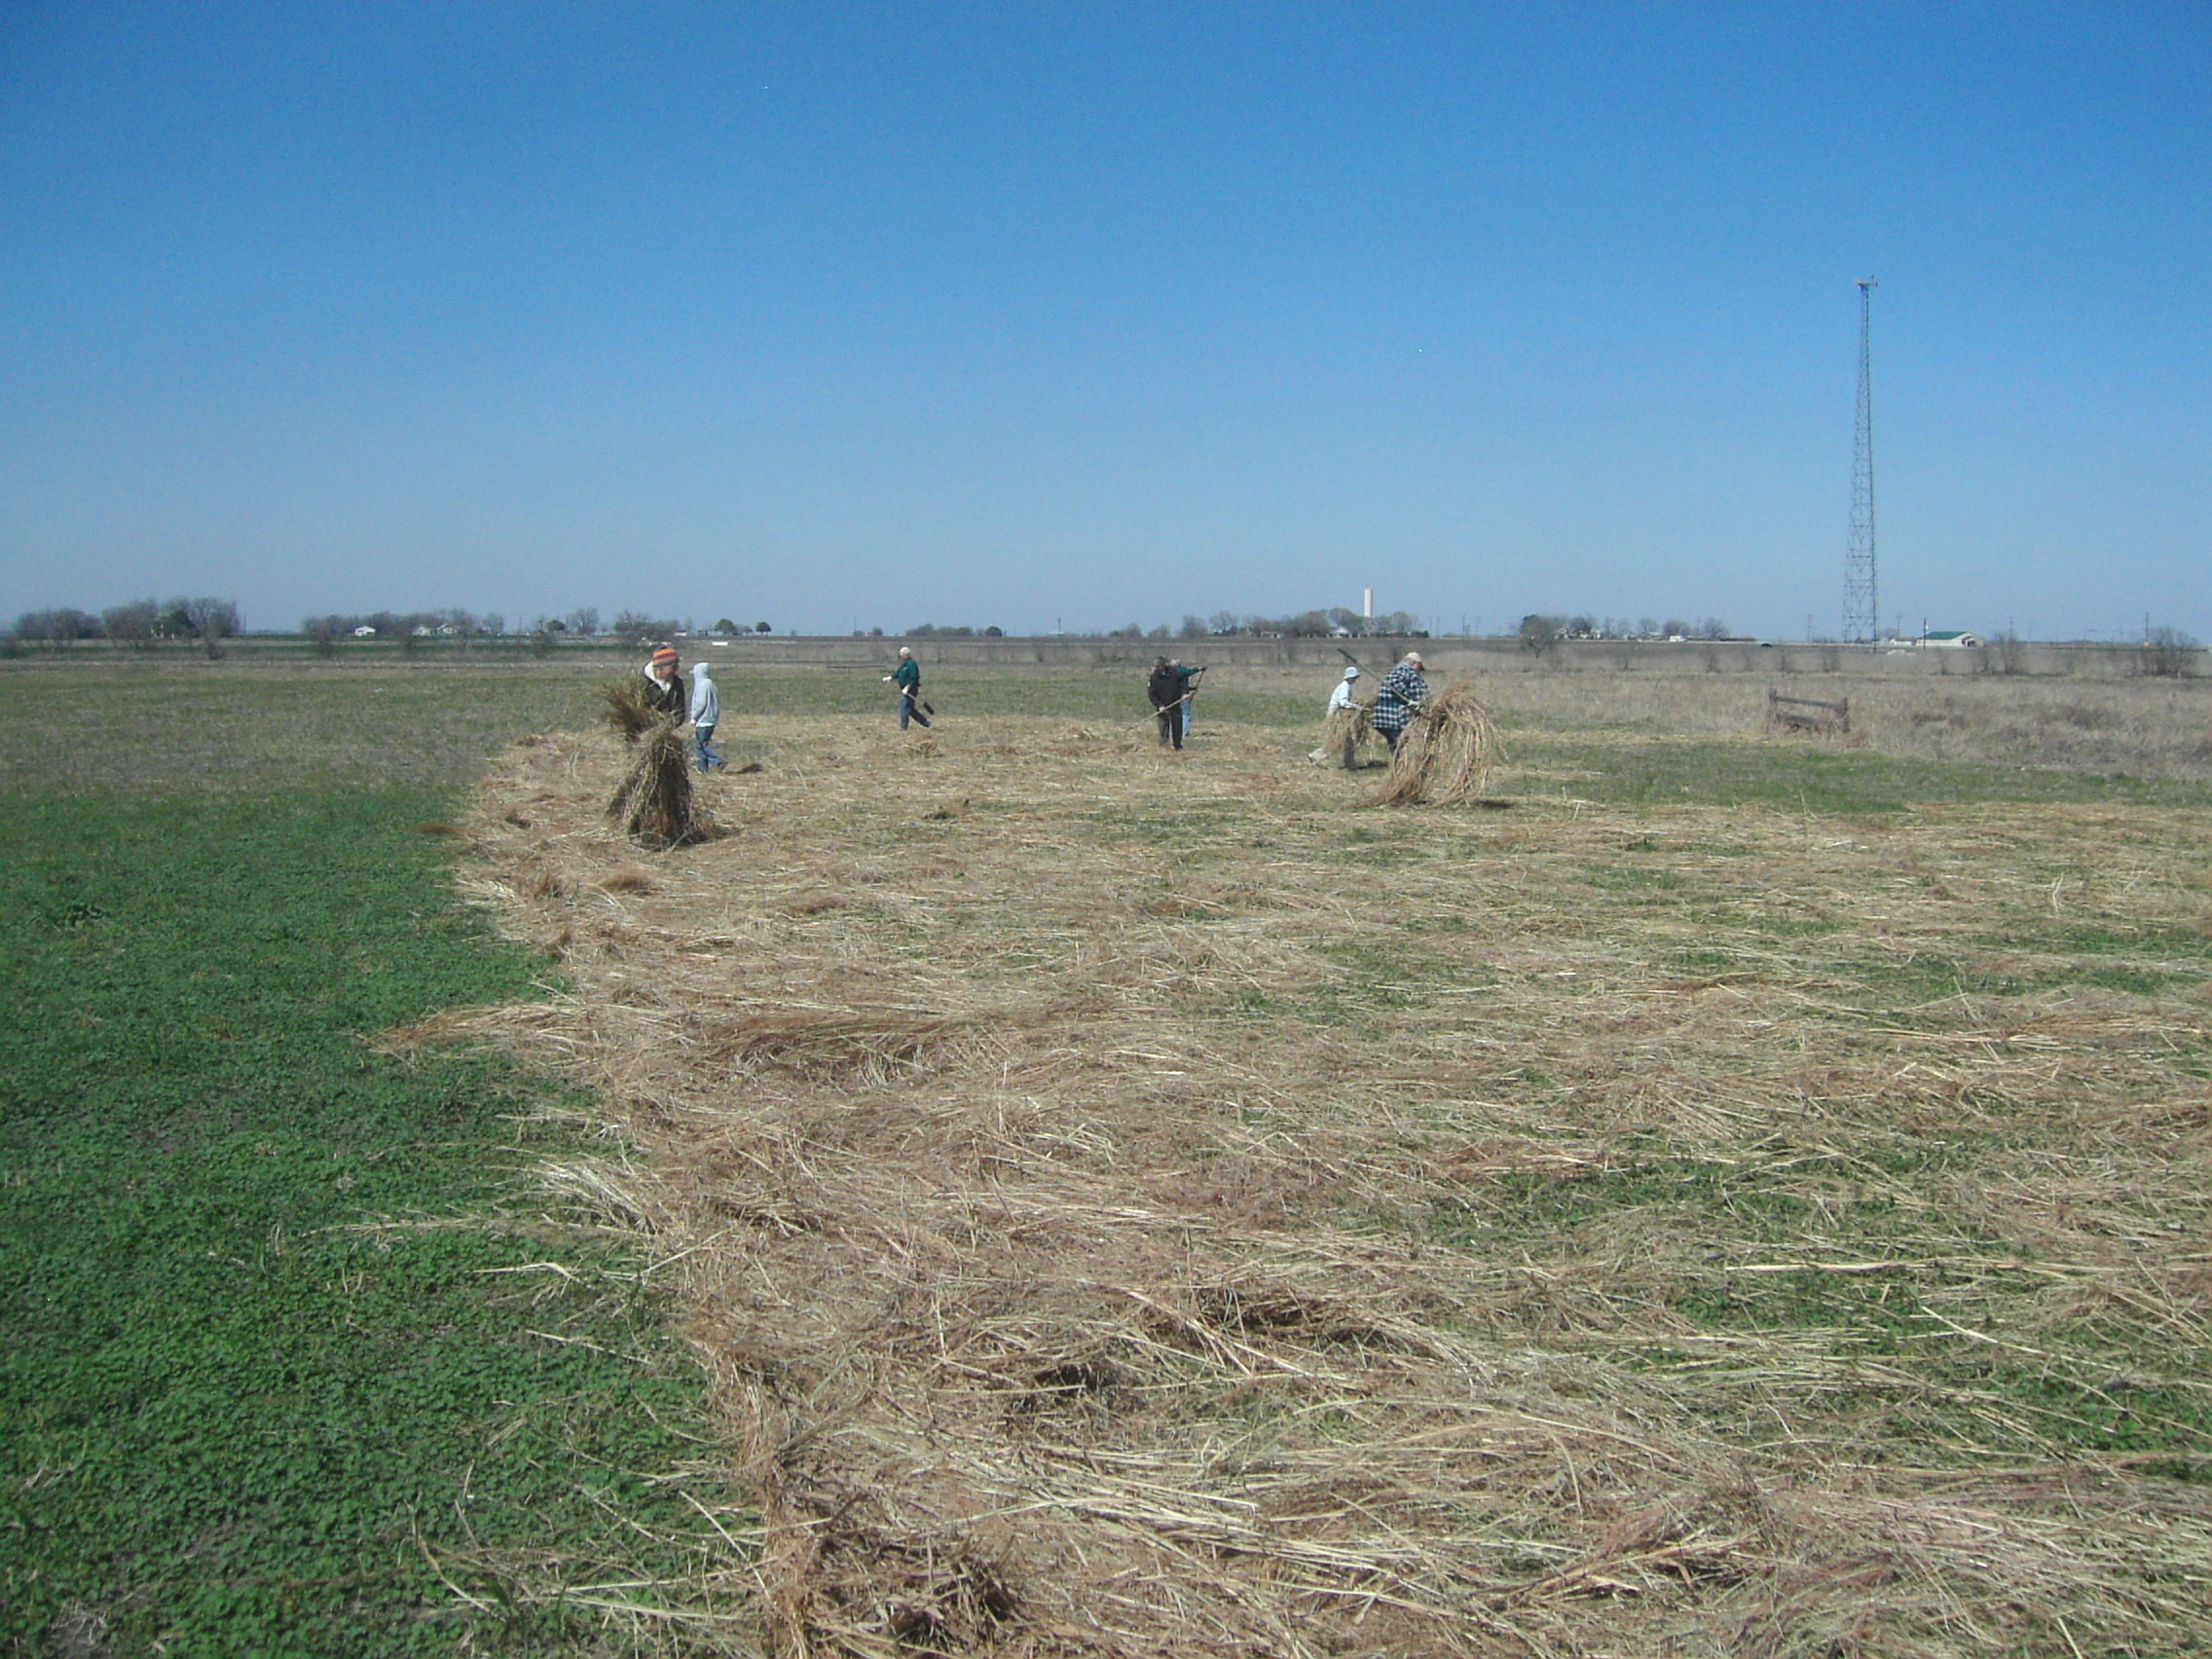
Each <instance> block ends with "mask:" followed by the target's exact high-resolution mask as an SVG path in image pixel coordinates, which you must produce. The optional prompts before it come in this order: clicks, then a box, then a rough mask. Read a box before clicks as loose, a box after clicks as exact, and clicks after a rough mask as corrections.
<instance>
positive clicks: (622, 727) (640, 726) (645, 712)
mask: <svg viewBox="0 0 2212 1659" xmlns="http://www.w3.org/2000/svg"><path fill="white" fill-rule="evenodd" d="M599 701H600V715H601V717H602V718H603V719H605V720H606V721H607V723H608V725H610V726H612V727H613V728H614V729H615V731H617V732H619V733H620V734H621V737H622V741H623V742H624V743H635V742H637V741H638V739H639V738H641V737H643V736H645V733H646V732H648V731H650V730H651V729H652V724H653V721H655V720H658V719H666V718H667V717H666V716H664V715H663V714H662V713H661V711H660V710H658V709H656V708H654V707H653V706H652V705H651V704H650V703H648V702H646V701H645V676H644V675H642V674H625V675H623V676H622V677H621V678H620V679H619V680H609V681H608V682H607V683H606V684H605V685H602V686H601V687H600V688H599Z"/></svg>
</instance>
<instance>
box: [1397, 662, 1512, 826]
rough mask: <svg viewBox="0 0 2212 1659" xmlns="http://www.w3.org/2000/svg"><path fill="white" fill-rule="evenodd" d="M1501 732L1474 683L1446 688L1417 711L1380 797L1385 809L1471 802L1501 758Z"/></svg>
mask: <svg viewBox="0 0 2212 1659" xmlns="http://www.w3.org/2000/svg"><path fill="white" fill-rule="evenodd" d="M1499 754H1500V751H1499V747H1498V741H1497V727H1496V726H1495V725H1494V724H1493V722H1492V720H1491V718H1490V710H1489V709H1488V708H1486V707H1485V706H1484V705H1483V701H1482V699H1481V698H1480V697H1477V696H1476V695H1475V688H1474V686H1473V684H1472V683H1470V682H1466V681H1458V682H1455V683H1453V684H1451V685H1447V686H1446V687H1445V688H1444V689H1443V690H1442V691H1440V692H1438V693H1437V694H1436V695H1435V696H1434V697H1432V698H1430V699H1429V700H1428V702H1427V703H1425V704H1424V705H1422V707H1421V708H1420V709H1419V711H1417V712H1416V713H1415V715H1414V718H1413V719H1412V720H1411V721H1410V722H1409V723H1408V724H1407V726H1406V729H1405V731H1404V733H1403V734H1402V735H1401V736H1400V737H1399V739H1398V748H1397V752H1396V753H1395V754H1394V755H1392V756H1390V770H1389V771H1388V772H1387V773H1385V774H1384V776H1383V788H1382V790H1381V791H1380V792H1379V793H1377V794H1376V797H1375V799H1376V803H1377V804H1378V805H1381V806H1412V805H1414V804H1416V803H1417V802H1423V801H1426V802H1433V803H1438V804H1449V803H1451V802H1454V801H1463V800H1471V799H1473V798H1474V797H1475V796H1476V795H1477V794H1479V793H1482V788H1483V784H1484V782H1485V780H1487V779H1488V778H1489V776H1490V774H1491V769H1492V768H1493V767H1494V766H1495V765H1496V764H1497V762H1498V758H1499Z"/></svg>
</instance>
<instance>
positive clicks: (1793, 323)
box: [0, 0, 2212, 638]
mask: <svg viewBox="0 0 2212 1659" xmlns="http://www.w3.org/2000/svg"><path fill="white" fill-rule="evenodd" d="M2208 85H2212V7H2206V6H2204V5H2202V4H2201V3H2200V0H2185V3H2178V4H2170V5H2163V4H2145V5H2134V6H2129V5H2115V4H2102V5H2094V6H2089V5H2082V6H2075V5H2036V4H2024V5H2023V4H2014V5H2004V6H1976V5H1971V4H1968V5H1949V4H1947V5H1941V6H1936V5H1920V6H1903V5H1886V4H1862V5H1842V4H1835V3H1833V0H1830V3H1827V4H1821V5H1803V6H1795V5H1745V6H1733V5H1667V4H1658V5H1627V4H1619V5H1587V6H1573V5H1566V6H1554V5H1542V6H1539V5H1505V4H1495V5H1471V4H1470V5H1454V6H1441V5H1436V6H1431V5H1418V4H1396V5H1375V4H1353V3H1345V4H1333V5H1309V6H1302V5H1289V4H1281V5H1208V4H1190V3H1183V4H1161V5H1149V4H1125V5H1084V4H1073V3H1055V4H1052V5H1045V6H1040V5H1034V4H1003V5H954V4H926V3H911V0H908V3H901V4H884V5H838V4H804V5H788V6H787V5H774V4H757V5H733V4H718V5H699V6H692V5H676V4H666V5H658V4H656V5H643V4H641V5H616V4H605V5H589V6H580V5H578V6H571V5H560V4H552V3H536V4H515V5H498V4H470V5H457V4H427V3H424V4H400V3H393V4H374V5H368V4H363V5H339V4H317V5H298V4H286V5H266V6H264V5H249V4H224V3H220V0H210V3H208V4H194V5H184V6H173V5H161V4H151V3H138V4H131V5H112V4H100V3H97V0H71V3H67V4H28V3H25V0H0V223H4V224H5V226H6V227H7V228H6V233H5V235H4V236H0V611H4V612H5V613H6V616H8V617H12V616H13V615H14V614H15V613H16V612H17V611H19V610H23V609H29V608H43V607H46V606H51V605H78V606H83V607H85V608H92V609H98V608H103V607H105V606H108V605H113V604H117V603H120V602H122V601H124V600H127V599H129V598H133V597H137V596H139V595H155V596H159V597H167V596H169V595H172V594H180V593H186V592H191V593H210V594H216V595H221V596H229V597H235V598H237V599H238V600H239V601H240V604H241V606H242V608H243V609H244V611H245V617H246V621H247V624H248V626H251V627H268V628H289V627H292V626H295V625H297V623H298V621H299V619H300V618H301V617H302V616H304V615H306V614H308V613H310V612H322V611H331V610H337V611H352V610H371V609H379V608H393V609H417V608H442V607H446V606H463V607H466V608H471V609H478V610H487V609H488V610H498V611H501V612H503V613H505V614H506V616H507V617H508V618H509V619H510V621H519V620H521V619H523V618H526V617H529V616H532V615H535V614H537V613H539V612H549V613H559V612H562V611H566V610H569V609H571V608H574V607H577V606H581V605H594V606H597V607H599V608H601V609H602V611H603V612H606V613H608V614H611V613H612V612H613V611H614V610H617V609H622V608H637V609H641V610H645V611H650V612H655V613H661V614H671V615H677V616H683V615H690V616H693V617H696V618H697V619H698V620H700V621H701V622H707V621H711V620H713V619H714V618H716V617H718V616H722V615H729V616H734V617H737V618H739V619H741V620H748V621H750V620H755V619H760V618H765V619H769V620H771V621H773V622H774V623H775V625H776V626H777V627H778V628H779V629H784V628H793V629H798V630H801V631H805V632H841V631H844V630H847V629H850V628H853V627H856V626H857V627H864V628H866V627H877V626H880V627H884V628H887V629H894V630H896V629H899V628H903V627H906V626H910V625H913V624H916V623H920V622H924V621H932V622H938V623H945V624H949V623H968V624H972V625H975V626H978V627H980V626H983V625H985V624H990V623H995V624H997V625H999V626H1002V627H1005V628H1007V629H1008V630H1009V631H1014V632H1027V631H1033V630H1046V629H1051V628H1052V627H1054V626H1055V625H1064V626H1066V627H1067V628H1069V629H1103V628H1110V627H1114V626H1118V625H1120V624H1124V623H1127V622H1138V623H1142V624H1145V625H1147V626H1149V625H1151V624H1153V623H1157V622H1161V621H1169V622H1172V621H1176V620H1179V619H1180V618H1181V617H1182V616H1183V615H1184V614H1185V613H1191V612H1195V613H1198V614H1209V613H1211V612H1213V611H1215V610H1219V609H1224V608H1226V609H1230V610H1235V611H1238V612H1260V613H1267V614H1274V613H1280V612H1283V611H1293V610H1302V609H1306V608H1312V607H1327V606H1332V605H1350V606H1357V604H1358V603H1359V595H1360V590H1361V589H1362V588H1364V587H1373V588H1374V589H1375V592H1376V600H1377V605H1378V608H1381V609H1383V610H1391V609H1406V610H1411V611H1414V612H1417V613H1418V614H1419V616H1420V617H1421V619H1422V620H1423V622H1424V623H1426V624H1427V625H1428V626H1430V627H1431V628H1434V629H1436V630H1438V631H1454V630H1456V629H1458V628H1459V627H1460V626H1461V625H1462V623H1465V624H1468V625H1474V626H1479V627H1482V628H1486V629H1492V630H1496V629H1502V628H1509V627H1511V626H1512V625H1513V623H1514V622H1516V621H1517V620H1518V618H1519V617H1520V616H1521V615H1522V614H1523V613H1524V612H1526V611H1529V610H1536V609H1572V610H1588V611H1592V612H1594V613H1601V614H1602V613H1608V612H1609V613H1612V614H1615V615H1621V616H1628V617H1636V616H1641V615H1653V616H1662V617H1663V616H1666V615H1670V614H1675V615H1686V616H1696V615H1703V614H1709V613H1710V614H1717V615H1719V616H1722V617H1724V618H1726V619H1727V620H1729V621H1730V622H1732V623H1734V624H1735V625H1736V626H1737V627H1739V628H1742V629H1746V630H1750V631H1756V632H1760V633H1765V634H1770V635H1775V636H1778V637H1801V636H1803V635H1804V634H1805V633H1806V631H1807V628H1808V625H1810V626H1811V627H1812V628H1813V629H1814V630H1815V631H1816V632H1821V633H1832V632H1833V631H1835V630H1836V628H1837V627H1838V625H1839V622H1840V610H1841V605H1842V575H1843V555H1844V546H1845V537H1846V531H1847V523H1848V513H1849V505H1850V482H1851V444H1852V419H1853V399H1854V394H1855V391H1856V377H1857V351H1858V339H1857V334H1858V295H1857V289H1856V288H1855V286H1854V278H1856V277H1858V276H1864V275H1876V276H1879V277H1880V281H1881V285H1880V288H1879V289H1878V290H1877V293H1876V298H1875V312H1874V340H1875V456H1876V467H1877V483H1878V491H1879V496H1878V499H1879V508H1880V536H1881V541H1880V551H1881V570H1880V576H1881V592H1882V611H1883V618H1884V621H1885V624H1887V623H1888V622H1889V621H1890V620H1892V619H1893V618H1897V617H1901V618H1902V619H1903V620H1904V622H1905V624H1906V626H1907V627H1908V628H1917V627H1918V626H1919V625H1920V624H1921V622H1922V621H1923V620H1924V619H1925V620H1926V621H1928V622H1929V623H1930V624H1931V625H1933V626H1936V627H1943V626H1954V627H1975V628H1987V629H1996V628H2002V627H2004V626H2005V625H2006V624H2007V623H2008V622H2009V621H2011V622H2016V624H2017V625H2018V626H2019V628H2020V629H2021V630H2022V631H2023V632H2024V633H2032V634H2036V635H2039V636H2079V635H2092V636H2094V637H2106V638H2109V637H2113V636H2114V635H2116V634H2118V633H2120V632H2121V631H2123V630H2132V629H2136V628H2139V627H2140V625H2141V623H2142V620H2143V617H2144V614H2145V613H2146V612H2148V613H2150V615H2151V616H2152V618H2153V619H2154V621H2156V622H2161V623H2166V624H2170V625H2175V626H2180V627H2183V628H2186V629H2188V630H2190V631H2191V632H2193V633H2194V634H2196V635H2198V636H2200V637H2206V638H2212V577H2208V576H2207V573H2206V571H2207V569H2208V568H2212V186H2208V185H2207V183H2206V180H2208V179H2212V97H2207V95H2206V94H2205V91H2204V89H2205V88H2206V87H2207V86H2208Z"/></svg>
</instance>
